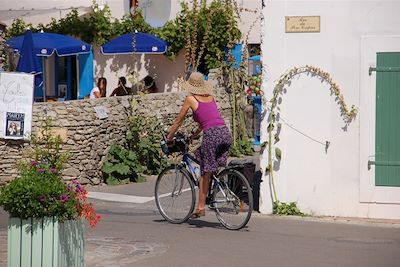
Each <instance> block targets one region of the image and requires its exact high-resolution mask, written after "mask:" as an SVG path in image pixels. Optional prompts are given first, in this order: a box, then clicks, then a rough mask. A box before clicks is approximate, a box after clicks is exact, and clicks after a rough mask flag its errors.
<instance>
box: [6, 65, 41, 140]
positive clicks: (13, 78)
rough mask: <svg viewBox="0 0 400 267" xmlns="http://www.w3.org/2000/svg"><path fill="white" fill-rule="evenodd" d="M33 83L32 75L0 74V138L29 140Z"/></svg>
mask: <svg viewBox="0 0 400 267" xmlns="http://www.w3.org/2000/svg"><path fill="white" fill-rule="evenodd" d="M33 83H34V75H33V74H27V73H15V72H0V138H4V139H26V140H28V139H29V137H30V134H31V131H32V103H33V88H34V85H33Z"/></svg>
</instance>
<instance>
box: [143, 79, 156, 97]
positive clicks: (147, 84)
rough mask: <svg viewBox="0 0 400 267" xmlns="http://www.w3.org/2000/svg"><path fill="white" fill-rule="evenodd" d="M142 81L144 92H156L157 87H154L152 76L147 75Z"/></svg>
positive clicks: (154, 82)
mask: <svg viewBox="0 0 400 267" xmlns="http://www.w3.org/2000/svg"><path fill="white" fill-rule="evenodd" d="M143 82H144V92H145V93H148V94H151V93H157V87H156V81H155V80H154V78H153V77H151V76H149V75H147V76H146V77H144V79H143Z"/></svg>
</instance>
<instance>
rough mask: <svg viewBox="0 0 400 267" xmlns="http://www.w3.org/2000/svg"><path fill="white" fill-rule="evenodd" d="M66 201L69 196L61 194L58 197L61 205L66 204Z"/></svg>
mask: <svg viewBox="0 0 400 267" xmlns="http://www.w3.org/2000/svg"><path fill="white" fill-rule="evenodd" d="M68 199H69V196H68V195H66V194H62V195H61V196H60V200H61V202H62V203H65V202H67V201H68Z"/></svg>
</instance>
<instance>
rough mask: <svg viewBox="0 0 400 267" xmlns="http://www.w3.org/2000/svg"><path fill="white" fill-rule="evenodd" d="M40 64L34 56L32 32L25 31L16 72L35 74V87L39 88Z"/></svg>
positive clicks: (40, 80) (40, 81) (40, 79)
mask: <svg viewBox="0 0 400 267" xmlns="http://www.w3.org/2000/svg"><path fill="white" fill-rule="evenodd" d="M40 62H41V61H40V60H39V58H38V57H37V56H36V55H35V54H34V49H33V38H32V32H31V31H27V32H26V33H25V35H24V38H23V40H22V46H21V49H20V56H19V61H18V65H17V71H19V72H26V73H32V74H36V75H35V86H41V85H42V83H43V76H42V65H41V63H40Z"/></svg>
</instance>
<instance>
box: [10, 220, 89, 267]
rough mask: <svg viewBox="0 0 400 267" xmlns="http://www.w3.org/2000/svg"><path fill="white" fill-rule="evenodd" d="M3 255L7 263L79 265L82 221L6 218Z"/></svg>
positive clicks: (19, 265) (14, 266)
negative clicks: (5, 241)
mask: <svg viewBox="0 0 400 267" xmlns="http://www.w3.org/2000/svg"><path fill="white" fill-rule="evenodd" d="M7 257H8V258H7V262H8V267H22V266H23V267H26V266H30V267H35V266H42V267H50V266H51V267H67V266H74V267H83V258H84V238H83V223H82V221H81V220H71V221H65V222H63V223H60V222H58V221H57V220H56V219H55V218H50V217H46V218H41V219H40V218H38V219H36V218H34V219H27V220H22V219H20V218H10V219H9V221H8V249H7Z"/></svg>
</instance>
